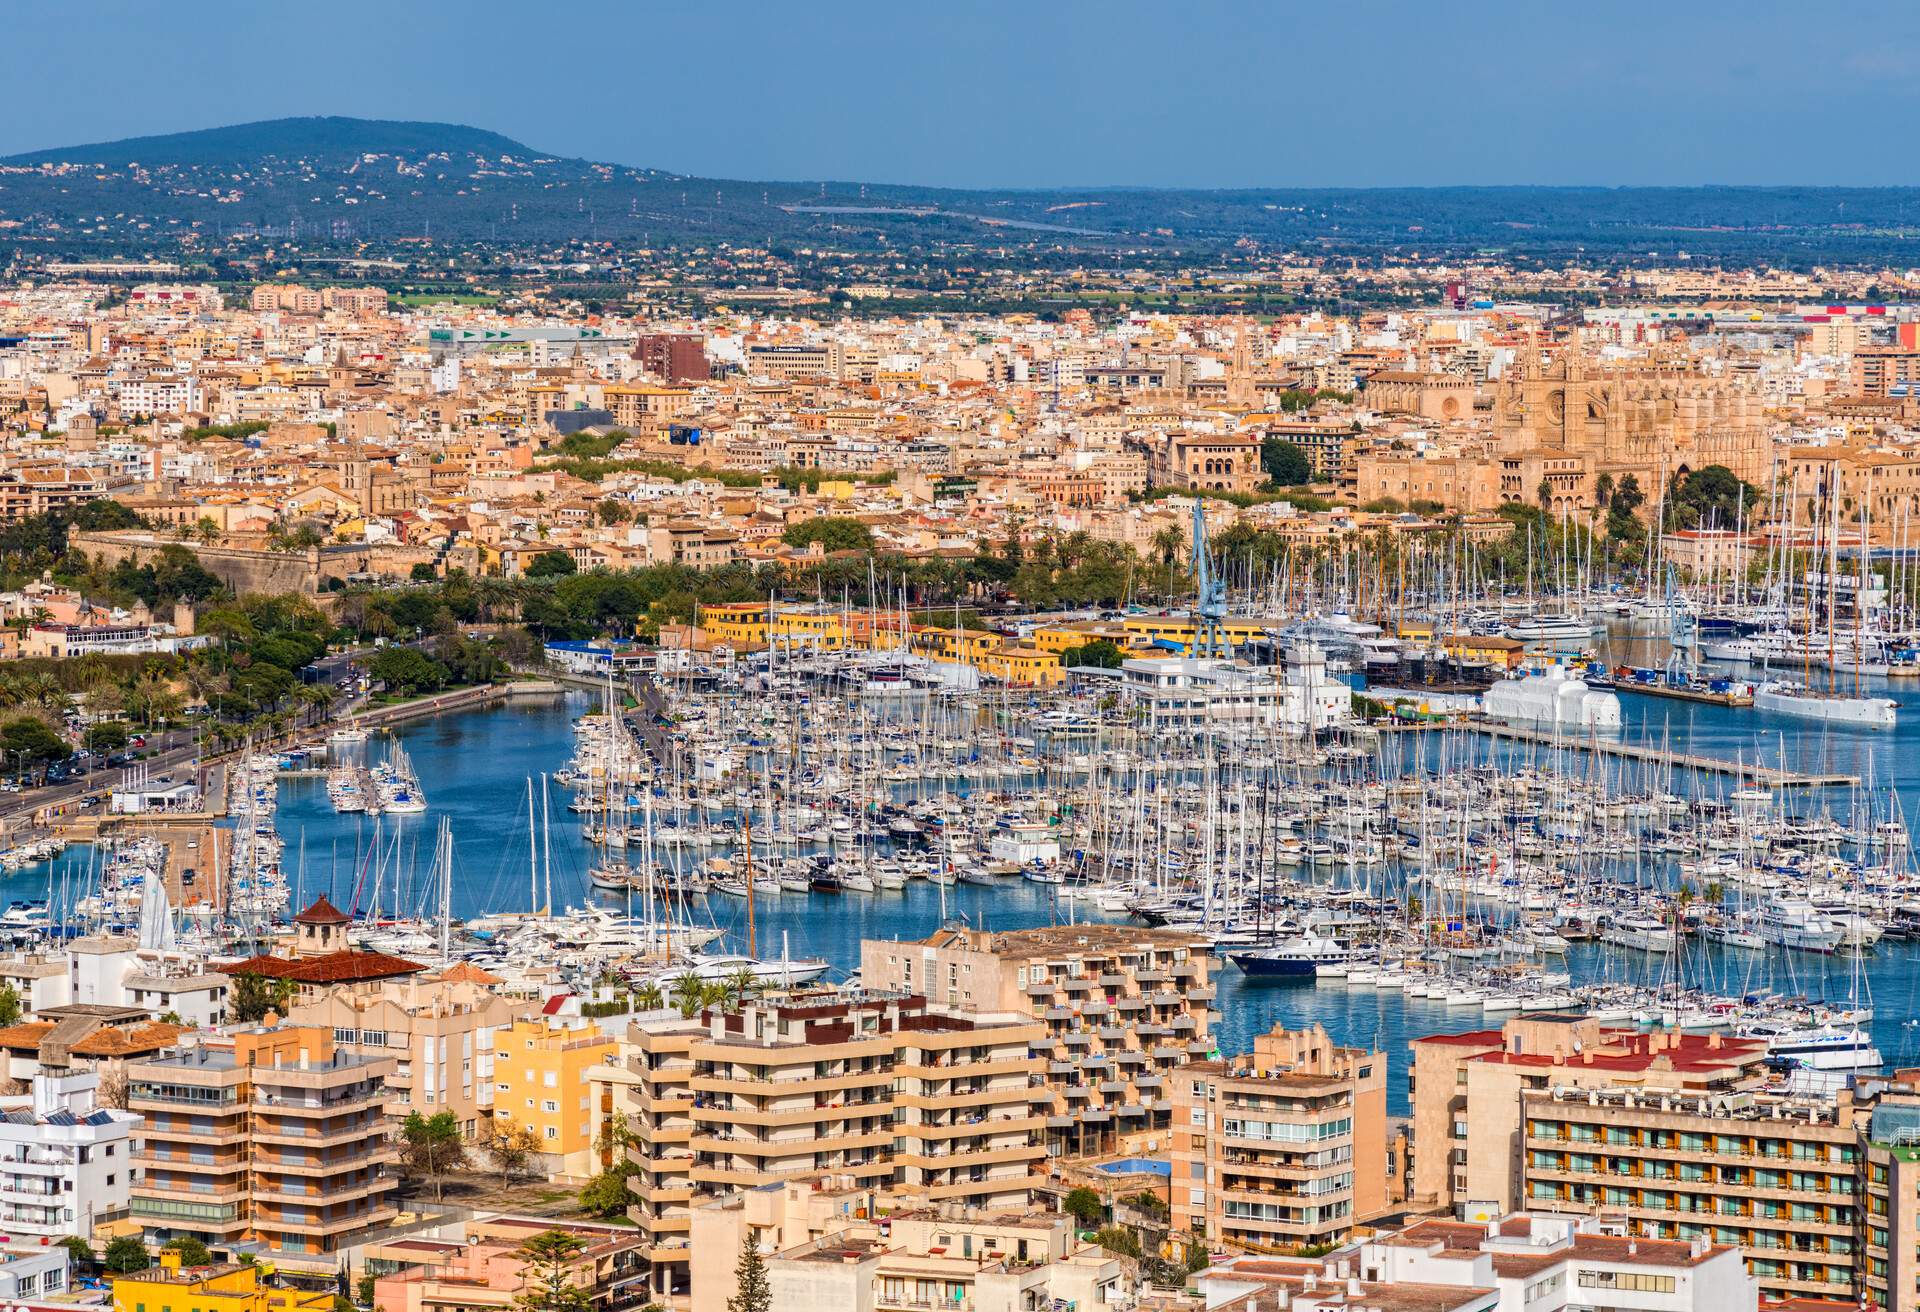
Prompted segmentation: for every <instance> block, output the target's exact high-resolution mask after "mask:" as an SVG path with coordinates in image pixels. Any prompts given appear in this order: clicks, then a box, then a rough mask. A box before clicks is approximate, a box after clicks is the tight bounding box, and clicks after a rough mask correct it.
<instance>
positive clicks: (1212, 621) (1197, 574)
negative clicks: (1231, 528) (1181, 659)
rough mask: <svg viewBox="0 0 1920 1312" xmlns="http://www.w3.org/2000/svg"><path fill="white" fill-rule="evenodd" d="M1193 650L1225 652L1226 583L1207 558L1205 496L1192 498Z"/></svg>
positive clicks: (1195, 652)
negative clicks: (1223, 622) (1219, 577)
mask: <svg viewBox="0 0 1920 1312" xmlns="http://www.w3.org/2000/svg"><path fill="white" fill-rule="evenodd" d="M1193 583H1194V604H1193V651H1192V654H1193V655H1195V656H1225V655H1226V654H1227V643H1226V639H1225V638H1223V637H1222V636H1221V632H1220V626H1221V621H1223V620H1225V619H1226V618H1227V585H1226V584H1225V583H1224V582H1222V581H1221V580H1219V579H1216V578H1215V577H1214V576H1213V565H1212V563H1211V562H1210V561H1209V560H1208V558H1207V499H1206V498H1205V497H1203V496H1198V495H1196V496H1195V497H1194V498H1193Z"/></svg>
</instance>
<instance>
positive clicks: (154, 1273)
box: [111, 1251, 333, 1312]
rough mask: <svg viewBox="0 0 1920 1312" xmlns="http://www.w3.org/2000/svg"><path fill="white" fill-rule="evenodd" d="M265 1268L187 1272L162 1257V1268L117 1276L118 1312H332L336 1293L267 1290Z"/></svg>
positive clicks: (167, 1255)
mask: <svg viewBox="0 0 1920 1312" xmlns="http://www.w3.org/2000/svg"><path fill="white" fill-rule="evenodd" d="M262 1270H263V1268H261V1267H258V1266H243V1265H240V1264H238V1263H234V1264H230V1265H224V1266H197V1267H190V1268H187V1269H185V1270H182V1269H181V1266H180V1254H178V1253H175V1252H170V1251H167V1252H162V1253H161V1254H160V1265H159V1266H151V1267H148V1268H147V1269H146V1270H144V1271H134V1272H131V1273H129V1274H127V1275H121V1276H113V1277H111V1279H112V1281H113V1312H332V1308H333V1291H331V1290H322V1291H314V1290H310V1289H277V1288H274V1287H273V1286H270V1285H265V1284H262V1283H261V1281H260V1276H261V1274H262Z"/></svg>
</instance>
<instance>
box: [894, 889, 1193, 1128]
mask: <svg viewBox="0 0 1920 1312" xmlns="http://www.w3.org/2000/svg"><path fill="white" fill-rule="evenodd" d="M1207 970H1208V956H1207V947H1206V943H1205V941H1204V940H1202V939H1199V938H1197V937H1195V936H1194V935H1191V934H1182V933H1178V932H1175V931H1172V930H1162V929H1140V928H1135V927H1132V926H1122V925H1072V926H1054V927H1052V928H1045V929H1024V930H1013V931H1009V932H1006V933H989V932H987V931H984V930H970V929H956V928H946V929H941V930H939V931H937V932H936V933H934V934H932V935H930V936H929V937H927V938H925V939H922V940H920V941H918V942H897V941H890V940H886V939H868V940H866V941H865V942H864V943H862V944H861V947H860V978H861V979H862V980H863V981H865V982H866V984H867V986H868V987H869V988H876V989H898V990H902V991H905V992H915V993H921V994H924V995H926V996H927V997H928V998H930V999H932V1000H933V1001H935V1002H937V1003H939V1004H941V1005H944V1006H946V1007H949V1008H959V1009H964V1010H980V1011H995V1012H1019V1013H1022V1014H1024V1015H1026V1016H1029V1017H1032V1018H1033V1019H1034V1020H1036V1021H1039V1022H1041V1023H1042V1024H1043V1025H1044V1027H1045V1028H1044V1030H1043V1032H1042V1033H1041V1034H1040V1036H1039V1037H1038V1038H1037V1039H1036V1041H1035V1043H1034V1045H1033V1050H1034V1054H1035V1055H1036V1056H1038V1057H1042V1058H1044V1059H1045V1064H1044V1066H1043V1067H1042V1073H1043V1074H1044V1075H1045V1077H1046V1086H1047V1090H1048V1092H1049V1095H1050V1097H1049V1100H1048V1102H1047V1103H1046V1104H1045V1106H1046V1108H1047V1112H1048V1115H1047V1122H1046V1126H1047V1139H1048V1143H1049V1146H1050V1147H1051V1148H1053V1149H1054V1150H1055V1151H1057V1152H1061V1153H1067V1154H1078V1153H1089V1152H1104V1151H1108V1150H1112V1149H1116V1148H1119V1147H1120V1146H1121V1144H1122V1141H1123V1140H1124V1139H1126V1138H1128V1137H1129V1136H1141V1135H1145V1134H1147V1133H1149V1132H1151V1131H1155V1130H1164V1129H1165V1128H1166V1126H1167V1124H1168V1120H1169V1117H1170V1116H1171V1114H1172V1110H1173V1103H1172V1101H1171V1096H1170V1093H1169V1090H1168V1084H1167V1079H1168V1076H1169V1075H1170V1074H1171V1073H1172V1072H1173V1071H1175V1070H1177V1069H1178V1068H1179V1067H1181V1066H1184V1065H1185V1064H1186V1063H1188V1062H1189V1061H1193V1060H1196V1059H1204V1058H1206V1057H1209V1056H1212V1055H1213V1054H1214V1044H1213V1040H1212V1038H1211V1032H1212V1024H1213V1019H1214V1016H1215V1013H1214V1011H1213V1009H1212V1006H1213V1000H1214V986H1213V984H1212V982H1211V981H1210V980H1209V978H1208V974H1207Z"/></svg>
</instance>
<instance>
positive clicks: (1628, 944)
mask: <svg viewBox="0 0 1920 1312" xmlns="http://www.w3.org/2000/svg"><path fill="white" fill-rule="evenodd" d="M1600 940H1601V942H1603V943H1611V944H1613V945H1614V946H1615V947H1618V948H1636V949H1638V950H1639V951H1641V952H1671V951H1673V950H1674V948H1675V947H1677V946H1678V945H1679V944H1678V937H1677V936H1676V935H1675V934H1674V932H1673V930H1672V929H1671V928H1670V927H1669V926H1666V925H1663V924H1661V923H1660V922H1659V921H1657V920H1655V919H1654V918H1653V917H1652V916H1647V915H1640V914H1637V913H1630V914H1627V915H1622V916H1615V917H1614V918H1613V919H1612V920H1611V921H1610V922H1608V924H1607V925H1606V927H1605V928H1603V929H1602V930H1601V931H1600Z"/></svg>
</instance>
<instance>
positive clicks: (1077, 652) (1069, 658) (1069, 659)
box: [1060, 638, 1127, 670]
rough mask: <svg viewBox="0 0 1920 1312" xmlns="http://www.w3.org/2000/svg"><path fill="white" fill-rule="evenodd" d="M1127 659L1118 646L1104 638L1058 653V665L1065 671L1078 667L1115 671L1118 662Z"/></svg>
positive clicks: (1118, 666) (1118, 664)
mask: <svg viewBox="0 0 1920 1312" xmlns="http://www.w3.org/2000/svg"><path fill="white" fill-rule="evenodd" d="M1126 658H1127V654H1126V653H1125V652H1124V651H1121V650H1120V648H1119V646H1118V645H1116V644H1114V643H1111V642H1108V641H1107V640H1106V639H1105V638H1095V639H1094V640H1093V641H1092V642H1086V643H1082V644H1080V645H1079V646H1078V647H1069V648H1067V649H1066V650H1065V651H1063V652H1061V653H1060V664H1061V666H1062V667H1063V668H1065V669H1072V668H1074V667H1075V666H1079V665H1089V666H1096V667H1098V668H1100V669H1103V670H1117V669H1119V668H1120V662H1121V661H1124V660H1125V659H1126Z"/></svg>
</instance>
